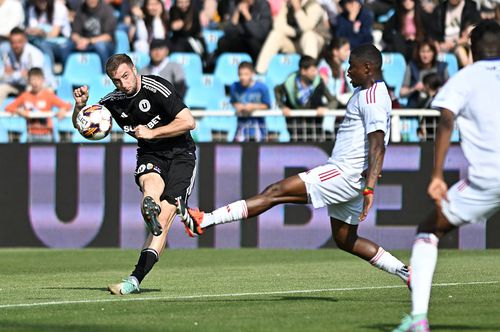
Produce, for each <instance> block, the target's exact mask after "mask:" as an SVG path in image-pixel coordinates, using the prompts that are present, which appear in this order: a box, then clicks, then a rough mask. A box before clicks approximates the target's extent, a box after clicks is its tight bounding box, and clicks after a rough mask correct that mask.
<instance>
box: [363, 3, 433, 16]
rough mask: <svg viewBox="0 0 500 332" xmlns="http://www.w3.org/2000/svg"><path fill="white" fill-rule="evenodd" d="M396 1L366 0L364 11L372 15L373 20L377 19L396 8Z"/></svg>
mask: <svg viewBox="0 0 500 332" xmlns="http://www.w3.org/2000/svg"><path fill="white" fill-rule="evenodd" d="M396 1H397V0H367V1H366V9H368V10H369V11H370V12H371V13H372V14H373V16H374V18H375V19H378V18H379V17H380V16H382V15H386V14H387V13H388V12H389V11H390V10H391V9H393V8H394V7H395V6H396ZM418 1H420V0H418ZM424 1H426V0H424ZM431 1H432V0H431Z"/></svg>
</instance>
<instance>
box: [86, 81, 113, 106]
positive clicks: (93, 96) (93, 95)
mask: <svg viewBox="0 0 500 332" xmlns="http://www.w3.org/2000/svg"><path fill="white" fill-rule="evenodd" d="M113 90H115V85H114V84H113V82H112V81H111V79H110V78H109V77H108V75H100V76H99V77H95V78H94V79H93V80H92V81H91V82H90V84H89V100H88V101H87V105H93V104H97V103H98V102H99V100H101V98H103V97H104V96H105V95H107V94H108V93H110V92H112V91H113Z"/></svg>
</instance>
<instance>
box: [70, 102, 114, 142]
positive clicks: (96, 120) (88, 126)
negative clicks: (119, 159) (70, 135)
mask: <svg viewBox="0 0 500 332" xmlns="http://www.w3.org/2000/svg"><path fill="white" fill-rule="evenodd" d="M76 125H77V127H78V131H79V132H80V134H81V135H82V136H83V137H85V138H86V139H89V140H92V141H97V140H100V139H103V138H104V137H106V136H108V134H109V132H110V131H111V113H110V112H109V110H108V109H107V108H106V107H104V106H102V105H97V104H96V105H89V106H85V107H84V108H82V110H81V111H80V112H79V113H78V115H77V116H76Z"/></svg>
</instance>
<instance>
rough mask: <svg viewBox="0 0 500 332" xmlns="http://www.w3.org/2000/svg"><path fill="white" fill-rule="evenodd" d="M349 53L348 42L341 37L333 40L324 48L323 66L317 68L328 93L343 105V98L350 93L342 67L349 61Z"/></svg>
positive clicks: (345, 101) (345, 102) (344, 102)
mask: <svg viewBox="0 0 500 332" xmlns="http://www.w3.org/2000/svg"><path fill="white" fill-rule="evenodd" d="M350 53H351V46H350V44H349V40H347V39H346V38H342V37H340V38H333V39H332V40H331V42H330V44H328V46H327V47H325V48H324V51H323V58H324V60H325V61H324V62H323V64H324V65H320V66H319V74H320V76H321V78H322V79H323V82H324V83H325V85H326V86H327V87H328V89H329V91H330V93H331V94H332V95H334V96H336V97H337V99H338V100H339V102H340V103H341V104H344V105H346V104H347V99H345V98H344V96H350V95H351V91H350V87H349V84H348V83H347V81H346V74H345V70H344V68H343V67H342V65H343V64H344V63H345V62H346V61H347V60H348V59H349V55H350ZM342 99H344V100H342Z"/></svg>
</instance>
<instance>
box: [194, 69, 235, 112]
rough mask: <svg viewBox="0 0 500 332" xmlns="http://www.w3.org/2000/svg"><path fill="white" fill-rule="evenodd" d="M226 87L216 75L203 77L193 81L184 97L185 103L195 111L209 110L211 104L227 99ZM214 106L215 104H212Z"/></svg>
mask: <svg viewBox="0 0 500 332" xmlns="http://www.w3.org/2000/svg"><path fill="white" fill-rule="evenodd" d="M225 95H226V93H225V91H224V85H223V84H222V82H221V81H220V80H219V79H217V77H215V76H214V75H201V76H200V77H198V78H197V79H196V80H193V81H191V84H190V85H189V88H188V90H187V93H186V96H185V97H184V103H185V104H186V105H187V106H188V107H190V108H193V109H208V108H209V103H211V102H213V101H215V102H220V101H222V100H223V99H224V98H225ZM211 105H214V104H211Z"/></svg>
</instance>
